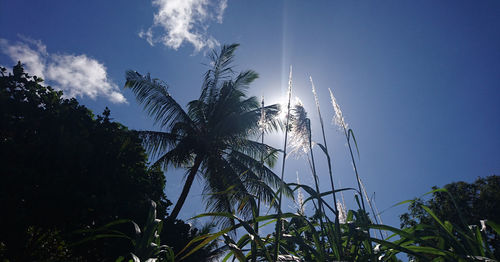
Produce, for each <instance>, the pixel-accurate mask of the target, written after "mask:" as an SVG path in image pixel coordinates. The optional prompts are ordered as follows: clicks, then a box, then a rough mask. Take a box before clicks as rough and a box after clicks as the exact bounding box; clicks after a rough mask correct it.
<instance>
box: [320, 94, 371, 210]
mask: <svg viewBox="0 0 500 262" xmlns="http://www.w3.org/2000/svg"><path fill="white" fill-rule="evenodd" d="M328 91H330V99H331V101H332V106H333V110H334V112H335V118H334V119H335V124H336V125H337V126H339V127H340V128H341V129H342V130H343V131H344V135H345V138H346V140H347V145H348V147H349V153H350V154H351V162H352V166H353V168H354V173H355V174H356V181H357V182H358V189H359V194H363V190H362V189H361V182H360V180H359V174H358V168H357V167H356V161H355V160H354V154H353V153H352V147H351V140H350V137H351V134H353V132H352V130H351V129H349V131H348V127H347V124H346V123H345V120H344V116H343V114H342V110H340V106H339V105H338V104H337V100H336V99H335V96H334V95H333V92H332V90H331V89H330V88H328ZM356 147H357V146H356ZM360 199H361V206H362V208H363V210H366V208H365V201H364V200H363V196H361V197H360Z"/></svg>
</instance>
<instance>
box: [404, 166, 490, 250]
mask: <svg viewBox="0 0 500 262" xmlns="http://www.w3.org/2000/svg"><path fill="white" fill-rule="evenodd" d="M444 188H445V189H447V192H442V191H439V190H436V189H437V188H436V187H434V188H433V189H434V190H436V191H434V192H433V194H432V198H430V199H429V200H427V201H424V200H422V199H416V200H415V201H414V202H413V203H412V204H410V205H409V207H408V210H409V213H405V214H402V215H401V216H400V219H401V227H402V228H410V227H414V226H416V225H418V224H427V225H430V224H435V223H436V222H435V221H434V219H433V218H432V217H431V216H430V215H429V213H428V212H426V211H425V210H424V209H423V208H422V205H423V204H425V206H427V207H429V209H430V210H432V211H433V212H434V214H436V215H437V216H438V217H439V218H441V219H443V220H447V221H450V222H451V223H452V224H454V225H458V226H459V227H460V228H461V229H462V230H465V229H466V228H464V227H468V226H473V227H478V228H480V229H482V231H485V232H487V233H486V234H485V236H487V238H488V240H487V241H488V244H489V245H490V247H491V248H492V249H493V252H494V254H495V257H496V258H500V236H499V235H498V234H494V231H492V228H490V227H484V228H483V224H481V221H483V223H484V222H485V220H490V221H493V222H496V223H499V222H500V176H496V175H492V176H488V177H485V178H478V179H477V180H476V181H474V183H466V182H454V183H450V184H447V185H445V186H444ZM462 219H463V220H464V221H462Z"/></svg>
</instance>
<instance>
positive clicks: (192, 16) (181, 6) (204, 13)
mask: <svg viewBox="0 0 500 262" xmlns="http://www.w3.org/2000/svg"><path fill="white" fill-rule="evenodd" d="M153 6H154V7H155V8H157V11H156V13H155V14H154V20H153V25H152V26H151V27H150V28H148V30H146V31H144V30H143V31H141V32H139V37H141V38H144V39H146V41H148V43H149V44H150V45H154V44H156V43H162V44H164V45H165V46H167V47H170V48H172V49H174V50H177V49H178V48H179V47H180V46H181V45H182V44H183V43H184V42H187V43H190V44H192V45H193V46H194V49H195V52H198V51H200V50H202V49H205V48H214V47H215V46H217V45H219V42H218V41H217V40H216V39H215V38H214V37H212V36H210V35H208V33H207V31H208V28H209V24H210V23H211V22H213V21H216V22H218V23H222V20H223V16H224V10H226V8H227V0H213V1H210V0H153ZM157 28H158V29H159V30H156V29H157ZM153 29H155V30H154V31H153Z"/></svg>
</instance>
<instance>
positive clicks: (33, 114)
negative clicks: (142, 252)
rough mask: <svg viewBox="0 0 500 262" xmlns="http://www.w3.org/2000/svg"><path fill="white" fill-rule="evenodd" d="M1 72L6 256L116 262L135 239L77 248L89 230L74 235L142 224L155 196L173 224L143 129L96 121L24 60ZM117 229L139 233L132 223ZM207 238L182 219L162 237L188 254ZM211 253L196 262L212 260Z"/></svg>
mask: <svg viewBox="0 0 500 262" xmlns="http://www.w3.org/2000/svg"><path fill="white" fill-rule="evenodd" d="M0 74H1V75H0V123H1V125H0V165H1V166H2V172H1V179H2V180H1V181H2V182H1V183H0V206H1V207H2V215H0V224H1V225H2V226H1V227H0V260H1V261H4V259H8V260H10V261H35V260H37V261H114V260H115V259H116V258H117V257H118V256H120V255H123V254H127V253H129V252H130V251H131V248H132V246H131V243H130V241H129V240H126V239H117V238H100V239H95V240H94V241H87V242H85V243H82V244H80V245H76V246H75V245H73V244H74V243H76V242H79V241H80V240H81V239H82V238H86V237H88V236H89V233H86V234H74V233H73V232H74V231H76V230H82V229H97V228H99V227H101V226H103V225H105V224H108V223H110V222H112V221H116V220H120V219H128V220H133V221H135V222H136V223H137V224H139V225H143V224H144V223H146V220H147V216H148V209H149V206H150V204H149V202H150V201H151V200H153V201H155V202H156V203H157V210H158V218H159V219H162V220H164V219H165V218H166V216H167V208H168V206H170V205H171V202H170V201H169V200H168V199H166V196H165V194H164V187H165V178H164V175H163V173H162V172H161V171H160V170H158V169H149V168H147V157H146V154H145V151H144V148H143V147H142V141H141V139H140V138H139V137H138V135H137V134H136V132H134V131H131V130H128V129H127V128H126V127H125V126H123V125H121V124H119V123H116V122H113V121H112V119H111V118H110V111H109V110H108V109H106V110H105V111H104V113H103V115H102V116H94V115H93V114H92V112H91V111H90V110H89V109H87V108H86V107H84V106H82V105H80V104H78V102H77V100H76V99H65V98H63V93H62V92H61V91H55V90H53V89H52V88H51V87H46V86H43V85H42V84H43V80H42V79H40V78H37V77H36V76H33V77H32V76H30V75H28V74H27V73H26V72H25V71H24V69H23V66H22V65H21V63H20V62H19V63H18V64H17V65H16V66H14V67H13V70H12V73H7V70H6V69H5V68H1V72H0ZM114 229H115V230H121V231H124V232H129V233H132V232H133V226H132V224H130V223H129V224H127V225H124V224H122V225H120V226H118V227H115V228H114ZM199 233H206V230H205V231H198V230H197V229H195V228H193V227H191V226H190V225H188V224H185V223H184V222H182V221H180V220H176V221H170V222H168V223H164V225H163V231H162V234H161V238H162V243H164V244H169V245H170V246H171V247H173V248H174V251H179V250H180V249H181V248H182V247H184V246H185V245H186V244H187V243H188V242H189V241H190V240H191V239H192V238H194V237H196V236H197V235H198V234H199ZM207 250H208V249H207ZM204 252H205V250H200V252H198V253H196V254H193V256H192V257H191V259H193V260H191V261H199V260H200V259H202V258H201V257H207V255H208V254H209V251H207V252H205V253H204ZM203 259H204V258H203Z"/></svg>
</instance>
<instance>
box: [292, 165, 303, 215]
mask: <svg viewBox="0 0 500 262" xmlns="http://www.w3.org/2000/svg"><path fill="white" fill-rule="evenodd" d="M297 184H299V185H300V180H299V172H297ZM295 204H296V205H297V210H298V213H299V214H300V215H305V213H306V212H305V209H306V204H304V194H302V190H301V189H300V187H299V189H297V200H296V203H295Z"/></svg>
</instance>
